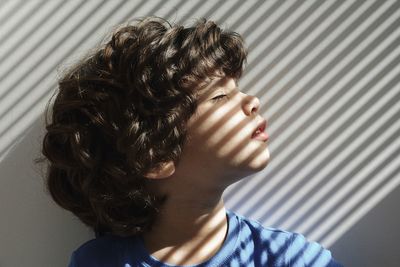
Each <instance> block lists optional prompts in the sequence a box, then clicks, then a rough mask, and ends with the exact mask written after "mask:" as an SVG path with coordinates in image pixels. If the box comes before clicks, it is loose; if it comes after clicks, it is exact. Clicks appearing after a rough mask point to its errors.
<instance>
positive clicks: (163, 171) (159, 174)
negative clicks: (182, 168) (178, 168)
mask: <svg viewBox="0 0 400 267" xmlns="http://www.w3.org/2000/svg"><path fill="white" fill-rule="evenodd" d="M174 172H175V164H174V162H173V161H168V162H163V163H161V164H160V165H159V166H158V167H156V168H153V169H152V170H150V171H149V172H148V173H147V174H146V175H145V177H147V178H149V179H162V178H167V177H169V176H171V175H172V174H174Z"/></svg>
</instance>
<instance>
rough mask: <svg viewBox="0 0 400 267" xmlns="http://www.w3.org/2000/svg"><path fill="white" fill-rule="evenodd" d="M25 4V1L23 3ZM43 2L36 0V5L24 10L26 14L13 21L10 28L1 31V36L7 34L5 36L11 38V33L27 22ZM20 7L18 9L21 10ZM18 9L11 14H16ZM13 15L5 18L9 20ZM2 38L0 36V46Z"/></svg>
mask: <svg viewBox="0 0 400 267" xmlns="http://www.w3.org/2000/svg"><path fill="white" fill-rule="evenodd" d="M25 4H26V3H25ZM43 4H44V2H43V1H37V2H36V5H34V6H32V7H31V9H29V10H27V11H26V14H23V15H24V17H23V18H21V19H20V20H19V21H17V22H16V23H15V25H13V26H12V27H11V28H9V29H8V30H7V31H4V32H2V35H3V36H7V38H12V36H13V33H14V32H15V31H17V29H18V28H20V27H23V26H24V25H25V24H26V23H28V21H29V19H30V18H31V17H32V15H33V14H34V13H36V12H38V11H39V9H40V8H41V7H42V5H43ZM20 8H21V7H19V9H18V11H19V10H21V9H20ZM18 11H14V12H15V13H12V14H13V16H15V15H18ZM13 16H9V17H7V20H10V19H11V18H12V17H13ZM4 40H6V39H3V38H0V46H1V45H2V44H3V42H4Z"/></svg>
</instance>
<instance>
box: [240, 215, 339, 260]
mask: <svg viewBox="0 0 400 267" xmlns="http://www.w3.org/2000/svg"><path fill="white" fill-rule="evenodd" d="M236 216H237V217H238V219H239V221H240V223H241V225H242V226H241V228H242V235H243V236H242V237H241V239H245V240H247V242H248V241H249V240H251V241H252V242H253V243H254V249H255V252H256V253H257V250H259V252H258V253H264V252H266V253H267V254H268V256H269V258H270V259H274V261H276V262H281V263H283V262H284V263H285V264H287V265H288V266H296V267H298V266H299V267H300V266H301V267H306V266H313V267H317V266H318V267H319V266H324V267H342V265H340V264H339V263H337V262H336V261H335V260H334V259H333V257H332V254H331V252H330V251H329V250H327V249H326V248H324V247H323V246H322V245H321V244H319V243H317V242H314V241H309V240H307V238H306V237H305V236H304V235H302V234H299V233H295V232H289V231H285V230H281V229H277V228H273V227H264V226H263V225H262V224H261V223H260V222H258V221H256V220H252V219H249V218H246V217H244V216H242V215H237V214H236Z"/></svg>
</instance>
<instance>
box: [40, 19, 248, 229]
mask: <svg viewBox="0 0 400 267" xmlns="http://www.w3.org/2000/svg"><path fill="white" fill-rule="evenodd" d="M245 60H246V51H245V48H244V45H243V41H242V39H241V37H240V36H239V35H238V34H236V33H234V32H226V31H223V30H221V29H220V28H219V27H218V26H217V25H216V24H215V23H213V22H211V21H207V20H201V21H199V22H198V23H197V24H196V25H194V26H193V27H189V28H187V27H183V26H179V25H176V26H171V25H170V24H169V23H168V22H166V21H165V20H163V19H160V18H153V17H151V18H145V19H143V20H138V21H137V22H135V23H132V24H130V25H129V26H124V27H120V28H119V29H118V30H117V31H115V32H114V33H113V34H112V37H111V40H109V41H108V42H107V43H105V44H104V45H101V46H100V47H99V48H98V49H97V50H95V51H94V52H92V53H91V54H90V55H89V56H87V57H86V58H84V59H82V60H81V61H80V62H79V63H77V64H76V65H75V66H74V67H73V68H71V69H70V70H68V71H66V73H65V74H64V75H63V77H61V78H60V80H59V91H58V93H57V96H56V98H55V101H54V104H53V107H52V115H51V116H52V117H51V118H52V121H51V122H50V123H49V122H47V127H46V129H47V132H46V135H45V137H44V140H43V154H44V155H45V157H46V158H47V159H48V160H49V163H50V164H49V168H48V174H47V185H48V189H49V191H50V193H51V195H52V197H53V198H54V200H55V201H56V202H57V203H58V204H59V205H60V206H62V207H63V208H65V209H67V210H70V211H71V212H73V213H74V214H75V215H77V216H78V217H79V218H80V219H81V220H82V221H83V222H84V223H85V224H87V225H88V226H90V227H93V228H94V229H95V230H99V231H110V232H113V233H115V234H119V235H132V234H136V233H140V232H142V231H145V230H147V229H149V228H150V227H151V225H152V223H153V221H154V218H155V215H156V213H157V211H158V208H159V207H160V205H161V204H162V202H163V201H164V200H165V198H163V197H162V196H156V195H153V194H151V193H150V191H149V190H147V189H146V186H145V185H146V183H145V182H146V179H147V177H146V174H147V173H148V172H149V171H150V170H152V169H154V168H157V166H160V164H161V163H165V162H174V164H178V162H179V160H180V156H181V154H182V151H183V147H184V145H185V142H186V141H187V124H188V121H189V119H190V118H191V117H192V115H193V114H194V113H195V112H196V109H197V106H198V101H199V98H198V95H199V94H198V93H199V92H200V90H201V88H205V87H207V85H208V84H209V83H210V81H211V80H214V81H215V80H227V79H228V80H229V81H235V80H237V79H239V77H240V76H241V74H242V70H243V64H244V62H245Z"/></svg>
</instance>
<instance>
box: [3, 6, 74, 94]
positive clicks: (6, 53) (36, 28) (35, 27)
mask: <svg viewBox="0 0 400 267" xmlns="http://www.w3.org/2000/svg"><path fill="white" fill-rule="evenodd" d="M66 3H67V2H66V1H60V4H59V5H57V6H54V7H53V8H52V9H51V10H49V13H48V14H43V15H42V14H41V16H42V19H41V20H39V21H38V23H37V24H35V25H32V24H31V22H30V21H29V22H30V23H29V25H30V30H29V33H28V34H27V35H24V36H23V37H21V38H20V39H18V40H17V41H16V42H15V43H16V44H15V45H13V46H12V49H11V51H10V50H8V51H6V50H5V51H4V54H2V55H0V62H3V61H5V60H6V59H7V58H9V57H12V56H13V55H14V54H15V53H17V52H19V51H18V50H19V48H20V47H21V45H23V44H24V41H23V40H30V39H31V38H32V36H34V35H35V34H36V33H37V32H38V31H39V29H40V27H41V25H43V24H45V23H46V22H47V21H49V20H50V18H52V17H53V16H55V15H56V11H57V10H60V9H61V8H62V7H63V6H64V5H65V4H66ZM27 21H28V20H26V22H27ZM22 26H23V25H20V26H19V27H18V28H19V29H21V28H23V27H22ZM15 33H17V30H16V31H15ZM1 42H3V41H0V45H1ZM0 97H1V96H0Z"/></svg>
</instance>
